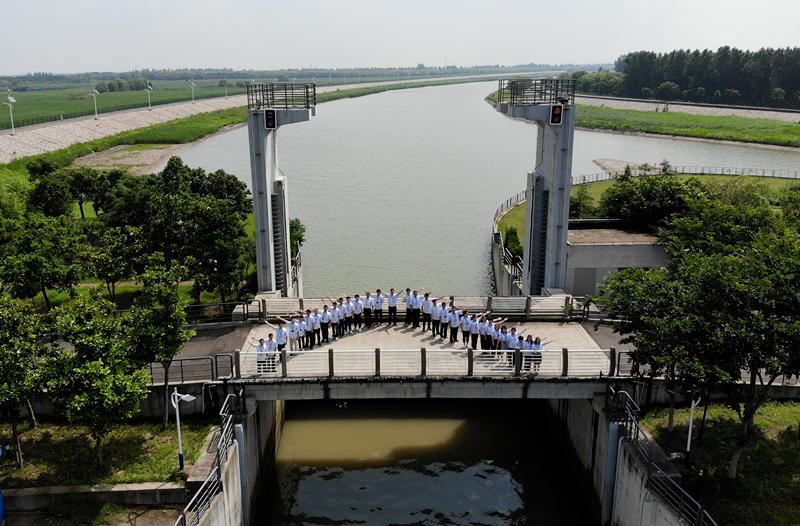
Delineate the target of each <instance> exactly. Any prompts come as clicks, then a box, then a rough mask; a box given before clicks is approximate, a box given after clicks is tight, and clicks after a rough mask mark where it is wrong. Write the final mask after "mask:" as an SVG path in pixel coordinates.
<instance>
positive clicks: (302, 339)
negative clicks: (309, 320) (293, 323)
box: [297, 315, 307, 351]
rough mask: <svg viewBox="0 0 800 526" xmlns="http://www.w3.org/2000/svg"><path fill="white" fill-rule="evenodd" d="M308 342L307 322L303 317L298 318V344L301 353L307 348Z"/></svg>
mask: <svg viewBox="0 0 800 526" xmlns="http://www.w3.org/2000/svg"><path fill="white" fill-rule="evenodd" d="M306 341H307V339H306V320H305V318H304V317H303V316H302V315H301V316H300V317H299V318H297V344H298V345H299V346H300V350H301V351H302V350H303V349H304V348H305V346H306Z"/></svg>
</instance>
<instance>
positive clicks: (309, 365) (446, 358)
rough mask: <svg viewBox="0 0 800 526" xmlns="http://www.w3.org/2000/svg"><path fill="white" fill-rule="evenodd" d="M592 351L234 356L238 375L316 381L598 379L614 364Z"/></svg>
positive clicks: (323, 352) (602, 351)
mask: <svg viewBox="0 0 800 526" xmlns="http://www.w3.org/2000/svg"><path fill="white" fill-rule="evenodd" d="M612 356H613V352H611V351H610V350H609V349H597V350H574V349H573V350H570V349H561V350H542V351H532V350H521V349H511V350H472V349H457V350H454V349H426V348H421V349H402V350H395V349H392V350H381V349H379V348H378V349H374V350H333V349H327V350H318V351H313V350H312V351H289V350H286V349H284V350H282V351H281V352H280V353H274V354H266V355H265V354H264V353H257V352H241V353H239V372H240V375H241V376H251V377H261V378H320V377H389V378H391V377H409V376H423V377H425V376H452V377H476V376H477V377H521V376H543V377H566V376H572V377H597V378H600V377H603V376H607V375H608V374H609V373H610V371H611V365H612V362H613V361H614V358H613V357H612Z"/></svg>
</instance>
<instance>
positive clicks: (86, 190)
mask: <svg viewBox="0 0 800 526" xmlns="http://www.w3.org/2000/svg"><path fill="white" fill-rule="evenodd" d="M63 177H64V180H66V181H67V183H68V184H69V190H70V194H71V195H72V198H73V199H74V200H76V201H77V202H78V207H80V209H81V219H86V214H85V213H84V212H83V205H84V204H85V203H86V202H87V201H90V200H92V199H93V198H94V195H95V193H97V190H98V187H99V184H100V173H99V172H98V171H97V170H95V169H93V168H89V167H88V166H81V167H79V168H70V169H68V170H64V171H63Z"/></svg>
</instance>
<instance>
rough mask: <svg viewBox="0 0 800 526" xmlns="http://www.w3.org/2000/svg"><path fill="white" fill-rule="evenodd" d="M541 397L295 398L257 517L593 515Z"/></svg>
mask: <svg viewBox="0 0 800 526" xmlns="http://www.w3.org/2000/svg"><path fill="white" fill-rule="evenodd" d="M543 411H544V402H543V401H534V400H462V401H457V400H394V401H393V400H375V401H370V400H351V401H349V402H341V401H337V402H334V401H307V402H288V403H287V412H286V423H285V424H284V428H283V434H282V437H281V444H280V447H279V448H278V453H277V458H276V469H275V472H274V473H273V474H272V477H271V479H270V482H269V483H268V484H267V487H266V488H265V491H264V494H263V495H262V498H261V499H260V501H261V502H262V508H261V509H260V510H259V511H258V513H257V516H258V519H257V521H256V524H260V525H261V524H263V525H264V526H267V525H269V526H285V525H300V524H302V525H315V524H324V525H339V524H368V525H370V526H388V525H436V524H452V525H472V524H475V525H509V524H518V525H538V524H592V523H593V522H592V518H591V515H590V513H589V510H588V505H587V503H586V502H585V500H584V499H583V497H582V496H581V494H580V491H579V489H578V488H577V487H576V482H575V481H574V479H572V478H571V476H570V475H569V469H568V466H567V463H566V461H565V459H564V458H563V457H562V455H561V453H560V451H559V449H558V447H557V445H556V444H555V443H553V441H552V439H551V438H550V437H549V434H548V431H547V429H546V425H545V418H544V416H543V415H544V413H543Z"/></svg>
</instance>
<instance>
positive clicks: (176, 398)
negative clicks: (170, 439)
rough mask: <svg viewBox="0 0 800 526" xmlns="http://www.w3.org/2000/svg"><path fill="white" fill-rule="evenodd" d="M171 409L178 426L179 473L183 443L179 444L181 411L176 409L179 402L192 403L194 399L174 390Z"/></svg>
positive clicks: (176, 389) (181, 464)
mask: <svg viewBox="0 0 800 526" xmlns="http://www.w3.org/2000/svg"><path fill="white" fill-rule="evenodd" d="M171 397H172V407H174V408H175V423H176V424H177V426H178V462H179V463H180V467H181V471H183V467H184V465H183V443H182V442H181V411H180V408H179V407H178V403H179V402H193V401H194V399H195V397H194V396H192V395H190V394H180V393H179V392H178V388H177V387H176V388H175V391H173V393H172V395H171Z"/></svg>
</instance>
